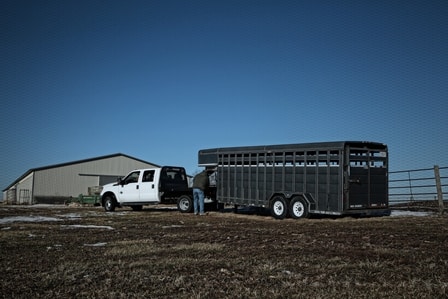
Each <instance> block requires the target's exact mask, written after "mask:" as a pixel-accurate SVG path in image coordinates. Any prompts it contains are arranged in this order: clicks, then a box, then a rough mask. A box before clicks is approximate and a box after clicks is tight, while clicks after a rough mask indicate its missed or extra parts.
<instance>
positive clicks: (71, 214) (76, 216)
mask: <svg viewBox="0 0 448 299" xmlns="http://www.w3.org/2000/svg"><path fill="white" fill-rule="evenodd" d="M57 216H59V217H63V218H68V219H79V218H81V215H79V214H76V213H68V214H63V215H57Z"/></svg>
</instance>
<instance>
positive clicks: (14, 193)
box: [3, 153, 160, 204]
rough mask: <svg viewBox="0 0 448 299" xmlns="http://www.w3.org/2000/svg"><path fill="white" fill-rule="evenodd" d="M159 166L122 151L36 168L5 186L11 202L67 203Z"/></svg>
mask: <svg viewBox="0 0 448 299" xmlns="http://www.w3.org/2000/svg"><path fill="white" fill-rule="evenodd" d="M149 167H160V166H159V165H157V164H154V163H150V162H147V161H143V160H140V159H137V158H134V157H131V156H128V155H124V154H121V153H118V154H113V155H108V156H101V157H96V158H91V159H85V160H80V161H74V162H68V163H62V164H56V165H50V166H45V167H39V168H33V169H30V170H28V171H27V172H26V173H24V174H23V175H22V176H21V177H19V178H18V179H16V180H15V181H14V182H13V183H12V184H10V185H9V186H8V187H7V188H6V189H4V190H3V200H4V201H6V202H7V203H11V204H37V203H49V204H59V203H64V202H65V201H66V200H68V199H70V198H71V197H78V196H79V194H87V193H89V189H95V188H98V186H102V185H105V184H107V183H111V182H114V181H116V180H117V178H118V177H122V176H124V175H126V174H127V173H128V172H129V171H131V170H133V169H138V168H149Z"/></svg>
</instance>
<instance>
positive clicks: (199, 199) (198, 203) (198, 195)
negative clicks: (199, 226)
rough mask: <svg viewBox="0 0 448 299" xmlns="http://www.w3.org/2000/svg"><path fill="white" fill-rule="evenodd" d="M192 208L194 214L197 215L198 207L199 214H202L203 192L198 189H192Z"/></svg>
mask: <svg viewBox="0 0 448 299" xmlns="http://www.w3.org/2000/svg"><path fill="white" fill-rule="evenodd" d="M193 206H194V213H195V214H197V213H198V207H199V213H201V214H204V191H202V190H201V189H198V188H193Z"/></svg>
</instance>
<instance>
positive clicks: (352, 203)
mask: <svg viewBox="0 0 448 299" xmlns="http://www.w3.org/2000/svg"><path fill="white" fill-rule="evenodd" d="M347 152H348V154H347V156H348V160H349V161H348V164H349V165H348V175H347V182H346V186H348V196H347V197H348V203H347V206H346V208H348V209H372V208H373V209H375V208H387V207H388V202H389V200H388V178H387V173H388V170H387V149H377V148H375V149H370V148H349V149H348V150H347Z"/></svg>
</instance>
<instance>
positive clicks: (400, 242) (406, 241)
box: [0, 205, 448, 298]
mask: <svg viewBox="0 0 448 299" xmlns="http://www.w3.org/2000/svg"><path fill="white" fill-rule="evenodd" d="M447 248H448V216H446V215H444V216H438V215H430V216H409V215H406V214H404V216H389V217H381V218H359V219H356V218H350V217H346V218H337V219H332V218H321V219H305V220H293V219H285V220H275V219H273V218H272V217H270V216H266V215H253V214H250V213H239V214H235V213H233V212H231V211H228V212H224V213H220V212H210V213H208V215H206V216H194V215H192V214H181V213H179V212H177V211H176V210H175V209H173V208H171V207H145V208H144V210H143V211H141V212H134V211H132V210H131V209H128V208H123V209H117V211H116V212H113V213H106V212H104V211H103V209H102V208H100V207H76V206H71V207H69V206H62V205H61V206H2V205H0V275H1V276H0V292H1V293H0V294H1V297H2V298H73V297H77V298H446V297H447V296H448V249H447Z"/></svg>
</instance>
